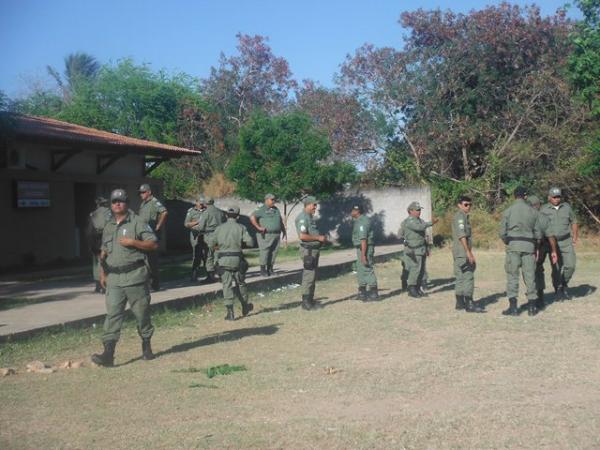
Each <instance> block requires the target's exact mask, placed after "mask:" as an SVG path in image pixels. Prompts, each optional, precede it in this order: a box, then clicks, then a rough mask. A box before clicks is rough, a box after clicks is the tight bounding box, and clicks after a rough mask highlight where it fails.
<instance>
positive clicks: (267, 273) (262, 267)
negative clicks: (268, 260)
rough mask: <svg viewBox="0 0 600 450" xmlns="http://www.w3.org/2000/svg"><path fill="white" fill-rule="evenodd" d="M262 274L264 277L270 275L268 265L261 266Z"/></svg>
mask: <svg viewBox="0 0 600 450" xmlns="http://www.w3.org/2000/svg"><path fill="white" fill-rule="evenodd" d="M260 275H261V276H262V277H268V276H269V272H267V266H260Z"/></svg>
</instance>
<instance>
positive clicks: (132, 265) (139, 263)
mask: <svg viewBox="0 0 600 450" xmlns="http://www.w3.org/2000/svg"><path fill="white" fill-rule="evenodd" d="M145 265H146V261H144V260H143V259H139V260H137V261H135V262H132V263H130V264H125V265H124V266H118V267H112V266H109V265H108V264H106V262H105V261H102V268H103V269H104V272H105V273H107V274H109V273H115V274H121V273H128V272H131V271H133V270H135V269H139V268H140V267H143V266H145Z"/></svg>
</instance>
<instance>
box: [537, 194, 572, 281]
mask: <svg viewBox="0 0 600 450" xmlns="http://www.w3.org/2000/svg"><path fill="white" fill-rule="evenodd" d="M540 214H541V215H542V216H543V217H544V218H545V219H546V220H547V221H548V222H549V223H548V231H547V233H548V235H549V236H555V237H556V244H557V247H558V263H557V264H554V265H552V284H553V285H554V289H557V288H558V287H560V286H566V285H568V284H569V281H571V277H572V276H573V274H574V273H575V264H576V256H575V248H574V246H573V239H572V237H571V225H573V224H576V223H577V218H576V217H575V213H574V212H573V209H572V208H571V205H569V204H568V203H560V204H559V205H558V206H556V207H555V206H553V205H552V204H551V203H547V204H545V205H544V206H542V207H541V209H540ZM546 252H548V249H546ZM542 263H543V261H542Z"/></svg>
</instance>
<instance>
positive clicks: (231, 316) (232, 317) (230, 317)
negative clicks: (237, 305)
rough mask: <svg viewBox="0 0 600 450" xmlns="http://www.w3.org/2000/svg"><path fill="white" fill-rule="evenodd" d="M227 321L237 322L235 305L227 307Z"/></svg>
mask: <svg viewBox="0 0 600 450" xmlns="http://www.w3.org/2000/svg"><path fill="white" fill-rule="evenodd" d="M225 320H235V314H233V305H227V315H226V316H225Z"/></svg>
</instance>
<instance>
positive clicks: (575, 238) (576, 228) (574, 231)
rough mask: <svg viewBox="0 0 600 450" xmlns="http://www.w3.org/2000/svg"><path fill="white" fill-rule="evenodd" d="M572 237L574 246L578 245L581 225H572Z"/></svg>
mask: <svg viewBox="0 0 600 450" xmlns="http://www.w3.org/2000/svg"><path fill="white" fill-rule="evenodd" d="M571 235H572V237H573V245H577V241H578V240H579V224H578V223H572V224H571Z"/></svg>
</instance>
